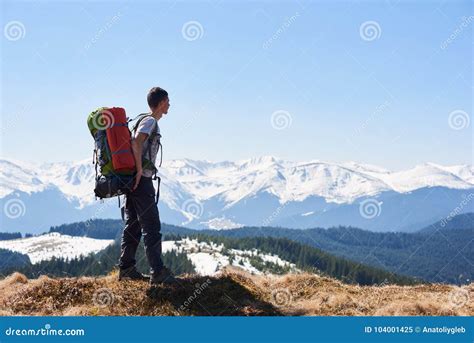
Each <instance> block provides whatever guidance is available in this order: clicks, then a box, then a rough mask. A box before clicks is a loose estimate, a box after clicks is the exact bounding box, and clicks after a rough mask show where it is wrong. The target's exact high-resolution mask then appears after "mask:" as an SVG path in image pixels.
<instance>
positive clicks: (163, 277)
mask: <svg viewBox="0 0 474 343" xmlns="http://www.w3.org/2000/svg"><path fill="white" fill-rule="evenodd" d="M177 283H178V280H177V279H176V278H175V277H174V275H173V273H172V272H171V271H170V270H169V269H168V268H166V267H163V268H161V269H160V271H159V272H158V273H155V274H153V275H152V276H151V278H150V285H151V286H155V285H159V284H167V285H174V284H177Z"/></svg>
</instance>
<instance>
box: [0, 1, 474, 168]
mask: <svg viewBox="0 0 474 343" xmlns="http://www.w3.org/2000/svg"><path fill="white" fill-rule="evenodd" d="M1 12H2V18H1V21H2V28H3V36H2V43H1V49H2V51H1V56H2V76H1V81H2V82H1V86H2V109H1V115H2V146H1V150H2V151H1V155H2V156H3V157H7V158H15V159H18V160H26V161H64V160H77V159H83V158H87V157H90V156H91V155H92V140H91V137H90V135H89V132H88V130H87V127H86V123H85V120H86V117H87V115H88V113H89V112H91V111H92V110H93V109H95V108H97V107H100V106H122V107H125V108H126V110H127V113H128V115H129V116H135V115H136V114H138V113H141V112H144V111H146V110H147V104H146V93H147V91H148V90H149V88H151V87H152V86H161V87H163V88H165V89H166V90H167V91H168V92H169V93H170V102H171V108H170V111H169V114H168V116H166V117H165V118H164V119H162V121H160V126H161V130H162V133H163V145H164V153H165V158H167V159H170V158H184V157H186V158H192V159H208V160H236V159H243V158H248V157H254V156H260V155H274V156H278V157H281V158H285V159H291V160H312V159H320V160H327V161H334V162H342V161H358V162H363V163H371V164H377V165H381V166H384V167H387V168H391V169H402V168H409V167H412V166H414V165H415V164H419V163H423V162H428V161H430V162H437V163H441V164H458V163H472V159H473V152H472V151H473V150H472V145H473V139H472V133H473V131H472V126H473V124H472V122H470V123H467V121H470V120H471V119H472V108H473V106H472V98H473V88H472V67H473V65H472V63H473V56H472V45H473V35H472V30H473V25H474V18H473V17H470V16H472V15H473V11H472V4H471V2H470V1H445V2H436V1H419V2H415V1H409V2H408V1H399V2H398V1H379V2H375V1H367V2H366V1H357V2H349V1H347V2H345V1H337V2H330V1H327V2H326V1H312V2H306V1H303V0H300V1H298V2H296V1H276V2H273V1H254V2H245V1H238V2H237V1H231V2H226V1H201V2H191V1H181V2H174V1H169V2H151V1H149V2H146V1H133V2H132V1H129V2H127V1H122V2H110V1H107V2H105V1H103V2H79V1H75V2H61V1H56V2H47V1H41V2H30V1H28V2H9V1H2V8H1ZM12 22H13V24H12ZM15 22H19V23H20V24H21V25H20V26H18V24H16V25H17V28H18V29H19V30H17V31H16V32H15V30H13V29H12V26H14V24H15ZM364 23H365V24H364ZM366 26H368V29H367V31H364V30H363V28H364V27H366ZM371 27H372V28H373V29H374V30H372V31H370V28H371ZM186 28H189V31H187V30H186ZM193 29H195V30H194V31H193ZM10 30H12V31H10ZM18 32H19V36H18ZM374 32H375V35H372V34H374ZM195 33H197V35H196V36H194V35H193V34H195ZM15 34H17V36H15ZM453 111H457V112H455V116H457V119H456V120H455V119H453V117H451V118H452V121H451V122H450V120H449V118H450V113H452V112H453ZM273 113H276V114H274V115H273V117H272V114H273ZM280 115H281V116H282V118H283V120H282V122H280V121H279V119H275V118H278V116H280ZM275 116H277V117H275ZM272 118H274V121H273V122H272ZM280 119H281V118H280ZM453 122H454V124H453ZM450 123H451V125H450ZM279 124H282V125H283V127H279V126H278V125H279ZM468 124H469V125H468ZM456 125H458V127H456ZM459 125H460V126H461V127H459ZM453 126H455V128H457V129H453ZM278 128H279V129H278ZM459 128H460V129H459Z"/></svg>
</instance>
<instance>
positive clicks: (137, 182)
mask: <svg viewBox="0 0 474 343" xmlns="http://www.w3.org/2000/svg"><path fill="white" fill-rule="evenodd" d="M142 174H143V170H142V169H140V170H137V173H136V174H135V185H133V189H132V192H133V191H134V190H135V189H137V187H138V184H139V183H140V179H141V178H142Z"/></svg>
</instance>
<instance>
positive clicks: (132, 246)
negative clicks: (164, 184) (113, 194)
mask: <svg viewBox="0 0 474 343" xmlns="http://www.w3.org/2000/svg"><path fill="white" fill-rule="evenodd" d="M147 100H148V106H149V107H150V111H151V114H150V115H146V116H144V117H143V118H141V119H140V120H139V122H138V123H137V124H136V125H137V127H136V130H134V131H132V151H133V155H134V157H135V164H136V168H137V171H136V176H135V184H134V187H133V191H132V192H131V193H130V194H128V195H126V197H125V211H124V212H125V228H124V230H123V235H122V242H121V254H120V263H119V267H120V272H119V280H124V279H128V280H130V279H131V280H146V279H148V278H147V277H145V276H144V275H142V274H141V273H140V272H139V271H138V270H137V269H136V267H135V263H136V260H135V253H136V251H137V248H138V244H139V243H140V238H141V236H142V234H143V240H144V243H145V253H146V256H147V259H148V262H149V264H150V271H151V277H150V283H151V285H155V284H159V283H175V282H176V279H175V278H174V276H173V275H172V273H171V272H170V270H169V269H168V268H166V267H165V266H164V265H163V261H162V259H161V233H160V231H161V223H160V216H159V213H158V207H157V204H156V202H155V188H154V187H153V181H152V177H153V175H154V174H155V172H156V168H155V161H156V156H157V154H158V150H159V149H160V138H161V135H160V128H159V126H158V121H159V120H160V119H161V118H162V117H163V115H165V114H167V113H168V109H169V107H170V104H169V98H168V93H167V92H166V91H165V90H164V89H162V88H159V87H154V88H152V89H151V90H150V91H149V93H148V97H147Z"/></svg>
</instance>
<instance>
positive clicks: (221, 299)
mask: <svg viewBox="0 0 474 343" xmlns="http://www.w3.org/2000/svg"><path fill="white" fill-rule="evenodd" d="M473 298H474V284H470V285H469V286H464V287H457V286H450V285H440V284H435V285H420V286H390V285H388V286H380V287H376V286H371V287H361V286H353V285H347V284H343V283H341V282H339V281H336V280H334V279H331V278H326V277H320V276H317V275H312V274H290V275H286V276H282V277H276V276H253V275H250V274H248V273H245V272H242V271H240V270H238V269H236V268H230V269H227V270H225V271H224V272H223V273H222V274H221V275H219V276H218V277H199V276H189V275H188V276H183V277H182V278H181V279H180V284H179V285H177V286H160V287H157V288H153V289H150V288H149V286H148V284H147V283H146V282H143V281H126V282H118V281H117V276H116V275H115V274H111V275H108V276H105V277H99V278H92V277H81V278H61V279H52V278H48V277H40V278H39V279H34V280H28V279H27V278H26V277H25V276H24V275H22V274H18V273H15V274H12V275H10V276H9V277H7V278H6V279H4V280H1V281H0V315H87V316H90V315H133V316H157V315H165V316H174V315H216V316H217V315H234V316H235V315H238V316H261V315H322V316H332V315H344V316H345V315H349V316H354V315H357V316H359V315H375V316H378V315H409V316H411V315H429V316H431V315H432V316H438V315H464V316H472V315H474V305H473Z"/></svg>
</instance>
